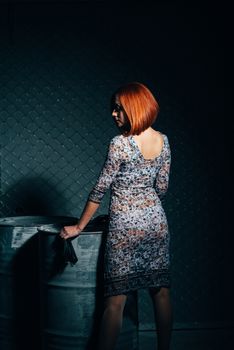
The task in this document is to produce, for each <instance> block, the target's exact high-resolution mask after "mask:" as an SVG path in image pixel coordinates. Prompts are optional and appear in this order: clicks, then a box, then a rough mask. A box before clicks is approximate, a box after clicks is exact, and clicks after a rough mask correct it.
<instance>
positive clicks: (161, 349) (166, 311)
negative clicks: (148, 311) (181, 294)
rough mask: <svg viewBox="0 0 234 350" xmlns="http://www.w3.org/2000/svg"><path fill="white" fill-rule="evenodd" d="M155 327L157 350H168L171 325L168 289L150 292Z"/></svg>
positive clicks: (171, 315) (162, 288) (170, 305)
mask: <svg viewBox="0 0 234 350" xmlns="http://www.w3.org/2000/svg"><path fill="white" fill-rule="evenodd" d="M150 293H151V296H152V299H153V303H154V311H155V320H156V326H157V338H158V350H169V349H170V341H171V331H172V323H173V314H172V304H171V299H170V290H169V288H165V287H161V288H157V289H156V288H155V289H151V290H150Z"/></svg>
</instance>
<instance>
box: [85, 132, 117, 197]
mask: <svg viewBox="0 0 234 350" xmlns="http://www.w3.org/2000/svg"><path fill="white" fill-rule="evenodd" d="M120 146H121V142H120V140H119V138H118V137H114V138H113V139H112V140H111V142H110V145H109V150H108V153H107V157H106V160H105V163H104V166H103V168H102V170H101V173H100V175H99V177H98V180H97V182H96V184H95V186H94V187H93V189H92V190H91V192H90V193H89V196H88V200H90V201H92V202H95V203H100V202H101V200H102V198H103V197H104V194H105V193H106V191H107V190H108V189H109V187H110V185H111V183H112V182H113V180H114V179H115V177H116V175H117V173H118V171H119V167H120V164H121V147H120Z"/></svg>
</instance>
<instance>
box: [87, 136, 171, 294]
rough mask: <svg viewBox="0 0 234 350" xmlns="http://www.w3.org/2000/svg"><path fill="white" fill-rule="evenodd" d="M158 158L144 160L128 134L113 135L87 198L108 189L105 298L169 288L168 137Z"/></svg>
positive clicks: (96, 199)
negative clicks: (165, 204) (165, 197)
mask: <svg viewBox="0 0 234 350" xmlns="http://www.w3.org/2000/svg"><path fill="white" fill-rule="evenodd" d="M161 135H162V136H163V139H164V143H163V148H162V151H161V153H160V155H159V156H158V157H156V158H154V159H145V158H144V157H143V155H142V153H141V152H140V149H139V147H138V145H137V143H136V142H135V140H134V138H133V136H123V135H118V136H115V137H114V138H113V139H112V140H111V142H110V145H109V151H108V155H107V158H106V161H105V164H104V166H103V168H102V171H101V173H100V176H99V178H98V180H97V182H96V184H95V186H94V188H93V189H92V191H91V192H90V194H89V200H90V201H93V202H96V203H100V202H101V200H102V198H103V196H104V194H105V192H106V191H107V189H108V188H109V187H111V197H110V206H109V230H108V233H107V241H106V247H105V263H104V295H105V296H111V295H120V294H127V293H128V292H130V291H134V290H137V289H139V288H149V287H169V286H170V271H169V267H170V266H169V264H170V259H169V238H170V237H169V230H168V223H167V218H166V215H165V212H164V209H163V207H162V203H161V198H162V196H163V195H164V194H165V193H166V191H167V188H168V183H169V172H170V164H171V152H170V146H169V142H168V138H167V136H166V135H165V134H162V133H161Z"/></svg>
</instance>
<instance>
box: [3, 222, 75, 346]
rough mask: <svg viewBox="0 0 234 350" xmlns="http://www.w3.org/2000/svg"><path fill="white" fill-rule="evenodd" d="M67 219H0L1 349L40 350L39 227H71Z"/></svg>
mask: <svg viewBox="0 0 234 350" xmlns="http://www.w3.org/2000/svg"><path fill="white" fill-rule="evenodd" d="M75 222H77V218H73V217H66V216H14V217H4V218H0V349H1V350H21V349H24V350H29V349H30V350H32V349H33V350H39V349H40V348H41V344H40V339H41V334H40V294H41V292H40V279H39V240H38V229H39V228H42V227H43V228H53V227H56V229H58V228H59V227H62V226H64V225H70V224H73V223H75Z"/></svg>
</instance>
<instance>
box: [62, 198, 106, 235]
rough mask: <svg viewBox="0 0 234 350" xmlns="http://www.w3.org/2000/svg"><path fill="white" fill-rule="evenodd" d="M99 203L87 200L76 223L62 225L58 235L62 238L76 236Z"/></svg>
mask: <svg viewBox="0 0 234 350" xmlns="http://www.w3.org/2000/svg"><path fill="white" fill-rule="evenodd" d="M99 205H100V203H95V202H92V201H89V200H88V201H87V203H86V205H85V207H84V210H83V212H82V214H81V217H80V219H79V221H78V223H77V224H76V225H72V226H64V227H63V229H62V230H61V232H60V236H61V237H62V238H64V239H67V238H70V237H75V236H78V235H79V234H80V233H81V231H83V229H84V228H85V226H86V225H87V224H88V223H89V221H90V220H91V218H92V217H93V215H94V214H95V212H96V211H97V209H98V207H99Z"/></svg>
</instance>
